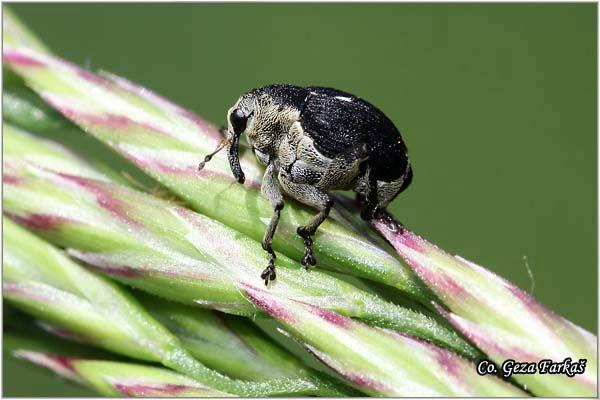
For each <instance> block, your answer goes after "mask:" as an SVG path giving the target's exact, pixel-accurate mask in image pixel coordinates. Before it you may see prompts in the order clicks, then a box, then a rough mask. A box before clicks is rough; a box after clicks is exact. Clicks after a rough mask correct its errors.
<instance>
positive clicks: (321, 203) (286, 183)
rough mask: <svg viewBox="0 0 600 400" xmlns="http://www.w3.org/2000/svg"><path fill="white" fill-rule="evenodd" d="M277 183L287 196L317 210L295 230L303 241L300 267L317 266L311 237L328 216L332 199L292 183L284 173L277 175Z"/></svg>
mask: <svg viewBox="0 0 600 400" xmlns="http://www.w3.org/2000/svg"><path fill="white" fill-rule="evenodd" d="M279 183H280V184H281V188H282V189H283V191H284V192H285V193H287V194H288V195H289V196H291V197H293V198H295V199H296V200H298V201H300V202H301V203H304V204H306V205H308V206H311V207H314V208H316V209H317V210H319V213H318V214H317V215H315V216H314V217H313V219H311V220H310V221H309V222H308V224H306V225H304V226H300V227H298V229H297V233H298V235H300V237H302V239H304V256H303V257H302V260H301V262H302V265H303V266H304V268H308V267H309V266H314V265H316V264H317V259H316V257H315V255H314V254H313V250H312V245H313V240H312V236H313V235H314V234H315V232H316V231H317V228H318V227H319V225H321V223H323V221H325V220H326V219H327V217H328V216H329V211H330V210H331V207H332V206H333V199H332V198H331V197H329V195H328V194H327V193H325V192H323V191H322V190H320V189H317V188H316V187H314V186H312V185H308V184H300V183H293V182H292V181H291V180H290V179H289V177H288V176H287V174H286V173H285V171H281V172H280V173H279Z"/></svg>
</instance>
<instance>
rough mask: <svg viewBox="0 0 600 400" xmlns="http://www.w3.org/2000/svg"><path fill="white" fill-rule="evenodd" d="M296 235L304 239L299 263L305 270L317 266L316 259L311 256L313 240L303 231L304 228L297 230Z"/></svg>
mask: <svg viewBox="0 0 600 400" xmlns="http://www.w3.org/2000/svg"><path fill="white" fill-rule="evenodd" d="M298 235H300V236H301V237H302V238H303V239H304V256H303V257H302V260H301V263H302V266H303V267H304V268H305V269H309V267H310V266H313V267H314V266H315V265H317V258H316V257H315V255H314V254H313V250H312V245H313V240H312V238H311V237H310V234H309V233H308V232H307V231H306V230H305V229H304V227H300V228H298Z"/></svg>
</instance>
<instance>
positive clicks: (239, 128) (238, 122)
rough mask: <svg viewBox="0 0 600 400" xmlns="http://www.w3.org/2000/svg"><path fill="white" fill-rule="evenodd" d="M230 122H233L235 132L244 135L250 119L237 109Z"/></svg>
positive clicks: (230, 117)
mask: <svg viewBox="0 0 600 400" xmlns="http://www.w3.org/2000/svg"><path fill="white" fill-rule="evenodd" d="M229 121H230V122H231V126H232V127H233V131H234V132H236V133H242V132H243V131H244V130H245V129H246V123H247V122H248V117H247V116H245V115H244V113H243V112H242V110H240V109H239V108H236V109H235V110H233V112H232V113H231V115H230V116H229Z"/></svg>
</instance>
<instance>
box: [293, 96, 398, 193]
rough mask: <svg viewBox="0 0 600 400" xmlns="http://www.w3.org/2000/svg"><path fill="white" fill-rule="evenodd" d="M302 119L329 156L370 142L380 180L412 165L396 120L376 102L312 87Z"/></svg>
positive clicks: (394, 176)
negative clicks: (377, 105)
mask: <svg viewBox="0 0 600 400" xmlns="http://www.w3.org/2000/svg"><path fill="white" fill-rule="evenodd" d="M309 90H310V94H309V95H308V97H307V99H306V102H305V104H304V107H303V110H302V113H301V114H300V121H301V123H302V127H303V129H304V132H305V134H306V135H308V136H309V137H310V138H312V139H313V142H314V146H315V148H316V149H317V150H318V151H319V152H320V153H322V154H323V155H325V156H326V157H329V158H334V157H335V156H336V155H337V154H340V153H341V152H343V151H345V150H346V149H347V148H349V147H353V146H359V145H361V144H363V143H364V144H366V145H367V146H368V148H369V149H370V156H369V160H368V163H369V165H370V166H371V169H372V172H373V173H375V174H376V176H377V177H378V179H380V180H384V181H392V180H395V179H397V178H399V177H400V176H402V175H403V174H404V173H405V171H406V168H407V166H408V158H407V155H406V146H405V145H404V142H403V141H402V138H401V136H400V132H398V130H397V129H396V127H395V126H394V124H393V123H392V121H390V119H389V118H388V117H387V116H385V114H383V113H382V112H381V111H380V110H379V109H377V108H376V107H375V106H373V105H372V104H370V103H368V102H366V101H364V100H362V99H359V98H357V97H356V96H353V95H350V94H348V93H345V92H341V91H338V90H335V89H329V88H309Z"/></svg>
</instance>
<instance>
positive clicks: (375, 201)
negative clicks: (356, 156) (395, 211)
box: [357, 168, 402, 232]
mask: <svg viewBox="0 0 600 400" xmlns="http://www.w3.org/2000/svg"><path fill="white" fill-rule="evenodd" d="M366 175H367V179H366V181H367V191H366V196H364V202H363V204H362V210H361V211H360V216H361V218H362V219H364V220H365V221H371V220H374V219H376V220H381V221H383V222H385V223H386V225H387V226H388V229H389V230H391V231H393V232H396V231H398V229H400V230H401V229H402V224H401V223H400V222H398V221H396V220H395V219H394V217H392V215H391V214H390V213H389V212H387V210H386V209H385V207H386V206H387V204H388V203H389V201H390V199H387V198H384V199H379V190H378V184H377V179H376V178H375V177H374V176H373V174H372V173H371V170H370V168H368V169H367V171H366ZM393 197H395V195H394V196H392V197H391V198H393ZM358 198H359V197H358V195H357V199H358ZM361 199H362V197H361Z"/></svg>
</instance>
